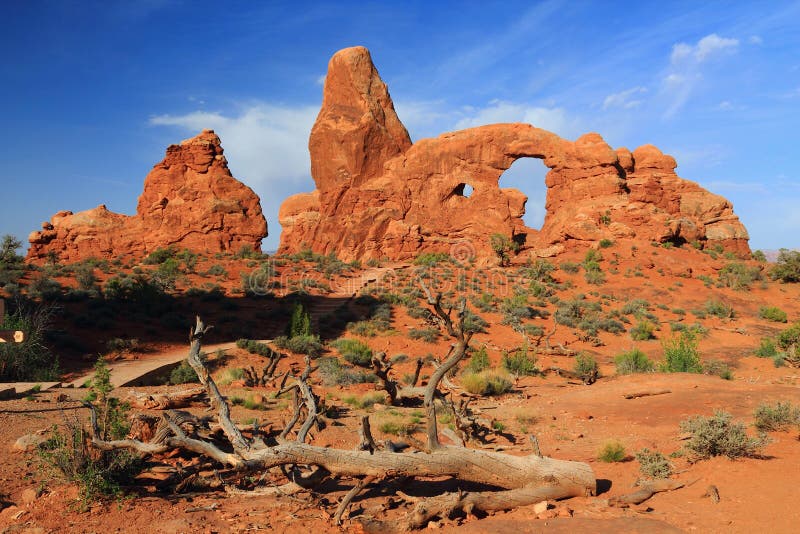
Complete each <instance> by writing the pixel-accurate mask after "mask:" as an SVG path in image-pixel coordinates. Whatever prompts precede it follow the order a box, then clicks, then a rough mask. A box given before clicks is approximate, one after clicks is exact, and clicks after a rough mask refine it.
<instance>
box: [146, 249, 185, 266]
mask: <svg viewBox="0 0 800 534" xmlns="http://www.w3.org/2000/svg"><path fill="white" fill-rule="evenodd" d="M177 253H178V250H177V249H176V248H175V247H174V246H170V247H166V248H157V249H155V250H154V251H153V252H151V253H150V254H149V255H148V256H147V257H146V258H145V259H144V260H143V261H142V263H144V264H145V265H159V264H161V263H164V262H165V261H167V260H170V259H173V258H174V257H175V255H176V254H177Z"/></svg>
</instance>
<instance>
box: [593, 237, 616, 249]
mask: <svg viewBox="0 0 800 534" xmlns="http://www.w3.org/2000/svg"><path fill="white" fill-rule="evenodd" d="M597 244H598V245H599V246H600V248H609V247H611V246H613V245H614V242H613V241H612V240H611V239H601V240H600V242H599V243H597Z"/></svg>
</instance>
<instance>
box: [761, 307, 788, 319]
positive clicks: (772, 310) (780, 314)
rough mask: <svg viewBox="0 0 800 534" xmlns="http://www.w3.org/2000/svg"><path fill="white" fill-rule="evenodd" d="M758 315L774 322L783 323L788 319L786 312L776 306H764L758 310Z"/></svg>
mask: <svg viewBox="0 0 800 534" xmlns="http://www.w3.org/2000/svg"><path fill="white" fill-rule="evenodd" d="M758 316H759V317H761V318H762V319H766V320H767V321H772V322H774V323H785V322H787V321H788V320H789V317H788V316H787V315H786V312H785V311H783V310H782V309H780V308H778V307H777V306H765V307H763V308H761V309H760V310H758Z"/></svg>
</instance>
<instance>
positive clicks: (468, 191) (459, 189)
mask: <svg viewBox="0 0 800 534" xmlns="http://www.w3.org/2000/svg"><path fill="white" fill-rule="evenodd" d="M473 191H474V189H473V187H472V186H471V185H469V184H467V183H463V184H458V185H457V186H456V187H455V188H454V189H453V192H452V193H451V194H450V196H454V197H464V198H469V197H470V196H472V192H473Z"/></svg>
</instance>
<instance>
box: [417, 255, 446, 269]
mask: <svg viewBox="0 0 800 534" xmlns="http://www.w3.org/2000/svg"><path fill="white" fill-rule="evenodd" d="M449 261H450V256H449V255H447V254H445V253H444V252H423V253H422V254H420V255H419V256H417V257H416V258H415V259H414V265H421V266H424V267H434V266H436V265H438V264H439V263H444V262H449Z"/></svg>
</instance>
